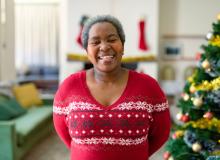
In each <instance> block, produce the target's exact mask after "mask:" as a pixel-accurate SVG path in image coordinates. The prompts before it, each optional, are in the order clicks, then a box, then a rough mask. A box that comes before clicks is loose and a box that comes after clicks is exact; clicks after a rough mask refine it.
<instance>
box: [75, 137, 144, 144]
mask: <svg viewBox="0 0 220 160" xmlns="http://www.w3.org/2000/svg"><path fill="white" fill-rule="evenodd" d="M72 140H73V141H74V142H75V143H76V144H105V145H107V144H110V145H122V146H125V145H126V146H130V145H138V144H141V143H142V142H144V141H146V140H147V135H146V136H144V137H141V138H136V139H131V138H129V139H124V138H113V137H111V138H106V137H102V138H86V139H79V138H72Z"/></svg>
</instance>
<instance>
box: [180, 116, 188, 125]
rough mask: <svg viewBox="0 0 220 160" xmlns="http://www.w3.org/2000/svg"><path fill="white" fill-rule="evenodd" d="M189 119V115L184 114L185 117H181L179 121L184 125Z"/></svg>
mask: <svg viewBox="0 0 220 160" xmlns="http://www.w3.org/2000/svg"><path fill="white" fill-rule="evenodd" d="M189 119H190V118H189V115H186V114H185V115H183V116H182V117H181V119H180V120H181V121H182V122H184V123H186V122H188V121H189Z"/></svg>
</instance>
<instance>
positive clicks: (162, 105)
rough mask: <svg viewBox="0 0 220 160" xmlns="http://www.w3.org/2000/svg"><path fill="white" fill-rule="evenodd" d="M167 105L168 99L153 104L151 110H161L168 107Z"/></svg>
mask: <svg viewBox="0 0 220 160" xmlns="http://www.w3.org/2000/svg"><path fill="white" fill-rule="evenodd" d="M168 107H169V104H168V101H166V102H164V103H161V104H156V105H154V107H153V111H156V112H161V111H164V110H166V109H168Z"/></svg>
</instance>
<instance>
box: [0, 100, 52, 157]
mask: <svg viewBox="0 0 220 160" xmlns="http://www.w3.org/2000/svg"><path fill="white" fill-rule="evenodd" d="M52 130H53V123H52V101H51V100H50V101H44V104H43V105H42V106H38V107H32V108H30V109H28V110H27V111H26V112H25V113H24V114H22V115H20V116H18V117H15V118H13V119H10V120H0V159H1V160H21V159H22V157H24V155H25V154H26V153H27V152H28V151H30V150H31V148H33V146H34V145H35V144H37V143H38V142H39V141H40V140H41V139H43V138H44V137H46V136H48V135H50V133H52Z"/></svg>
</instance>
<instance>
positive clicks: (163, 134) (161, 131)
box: [148, 109, 170, 157]
mask: <svg viewBox="0 0 220 160" xmlns="http://www.w3.org/2000/svg"><path fill="white" fill-rule="evenodd" d="M169 133H170V113H169V110H168V109H166V110H165V111H162V112H155V113H153V122H152V124H151V128H150V133H149V138H148V143H149V157H150V156H151V155H152V154H153V153H154V152H156V151H157V150H158V149H159V148H160V147H161V146H162V145H163V144H164V143H165V142H166V141H167V139H168V137H169Z"/></svg>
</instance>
